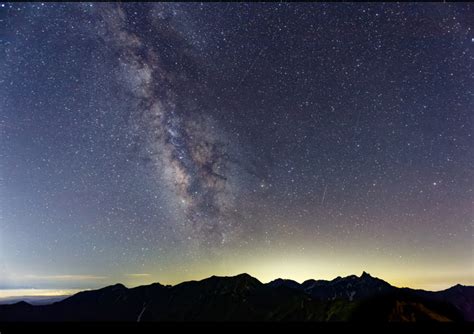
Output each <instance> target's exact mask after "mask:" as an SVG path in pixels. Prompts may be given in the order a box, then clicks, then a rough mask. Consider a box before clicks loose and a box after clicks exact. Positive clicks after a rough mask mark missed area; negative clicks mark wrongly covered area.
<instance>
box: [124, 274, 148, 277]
mask: <svg viewBox="0 0 474 334" xmlns="http://www.w3.org/2000/svg"><path fill="white" fill-rule="evenodd" d="M125 276H128V277H149V276H151V274H125Z"/></svg>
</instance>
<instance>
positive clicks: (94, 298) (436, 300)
mask: <svg viewBox="0 0 474 334" xmlns="http://www.w3.org/2000/svg"><path fill="white" fill-rule="evenodd" d="M30 321H35V322H36V321H40V322H43V321H47V322H55V321H114V322H118V321H120V322H137V321H138V322H150V321H383V322H386V321H455V322H463V321H474V287H473V286H462V285H456V286H453V287H451V288H449V289H447V290H443V291H438V292H431V291H424V290H414V289H409V288H397V287H394V286H392V285H390V284H389V283H387V282H385V281H383V280H381V279H379V278H376V277H372V276H371V275H369V274H367V273H365V272H364V273H363V274H362V275H361V276H355V275H351V276H347V277H337V278H336V279H334V280H332V281H326V280H307V281H305V282H303V283H301V284H300V283H298V282H295V281H292V280H287V279H277V280H274V281H272V282H270V283H266V284H264V283H262V282H260V281H259V280H257V279H256V278H254V277H252V276H250V275H248V274H240V275H237V276H231V277H218V276H211V277H209V278H206V279H203V280H201V281H189V282H184V283H180V284H177V285H175V286H169V285H167V286H165V285H161V284H159V283H153V284H151V285H145V286H139V287H135V288H130V289H129V288H127V287H125V286H124V285H122V284H115V285H112V286H107V287H105V288H102V289H98V290H90V291H83V292H79V293H77V294H75V295H73V296H71V297H68V298H66V299H64V300H61V301H56V302H54V303H52V304H49V305H31V304H29V303H27V302H25V301H21V302H17V303H14V304H9V305H0V322H30Z"/></svg>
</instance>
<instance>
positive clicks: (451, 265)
mask: <svg viewBox="0 0 474 334" xmlns="http://www.w3.org/2000/svg"><path fill="white" fill-rule="evenodd" d="M473 26H474V7H473V6H472V5H470V4H467V3H464V4H462V3H452V4H446V3H431V4H430V3H398V4H397V3H385V4H364V3H350V4H349V3H299V4H297V3H290V4H288V3H287V4H281V3H280V4H279V3H232V4H225V3H154V4H153V3H135V4H132V3H121V4H118V3H108V4H99V3H75V4H62V3H40V2H36V3H24V4H21V3H0V88H1V89H0V172H1V174H0V177H1V178H0V210H1V211H0V213H1V215H0V288H1V289H7V288H17V289H20V288H31V287H32V288H38V289H75V288H81V289H82V288H95V287H101V286H105V285H108V284H112V283H117V282H122V283H124V284H126V285H128V286H135V285H138V284H148V283H151V282H160V283H166V284H174V283H178V282H182V281H185V280H189V279H201V278H204V277H207V276H211V275H234V274H238V273H242V272H247V273H249V274H251V275H253V276H255V277H257V278H258V279H260V280H262V281H264V282H266V281H269V280H272V279H274V278H277V277H283V278H292V279H295V280H297V281H303V280H305V279H309V278H315V279H321V278H322V279H333V278H335V277H336V276H345V275H349V274H357V275H360V274H361V273H362V271H367V272H369V273H370V274H372V275H373V276H377V277H380V278H382V279H385V280H387V281H388V282H390V283H392V284H394V285H397V286H410V287H415V288H418V287H419V288H425V289H431V290H439V289H443V288H447V287H449V286H451V285H454V284H456V283H461V284H471V285H473V284H474V265H473V263H474V260H473V257H474V249H473V244H474V243H473V217H474V209H473V208H474V205H473V176H474V175H473V170H474V151H473V138H472V130H473V111H474V99H473V87H474V77H473V69H472V64H473V47H474V29H473Z"/></svg>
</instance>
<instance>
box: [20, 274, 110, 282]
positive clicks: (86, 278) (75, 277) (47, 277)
mask: <svg viewBox="0 0 474 334" xmlns="http://www.w3.org/2000/svg"><path fill="white" fill-rule="evenodd" d="M25 277H26V278H28V279H37V280H57V281H96V280H103V279H106V278H107V276H95V275H26V276H25Z"/></svg>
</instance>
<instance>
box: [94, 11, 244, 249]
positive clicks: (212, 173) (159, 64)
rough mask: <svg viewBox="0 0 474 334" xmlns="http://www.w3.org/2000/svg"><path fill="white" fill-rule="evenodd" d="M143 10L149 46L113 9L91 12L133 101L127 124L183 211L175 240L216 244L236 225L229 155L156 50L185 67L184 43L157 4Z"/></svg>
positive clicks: (188, 85)
mask: <svg viewBox="0 0 474 334" xmlns="http://www.w3.org/2000/svg"><path fill="white" fill-rule="evenodd" d="M151 9H154V11H152V12H151V13H152V14H153V15H150V17H148V18H145V20H148V21H147V23H148V27H149V30H148V33H149V34H155V36H156V41H155V43H154V44H152V45H150V44H147V43H146V42H145V41H144V38H143V37H142V36H141V35H140V34H138V33H133V32H130V31H129V30H128V29H127V22H128V20H129V18H128V17H127V15H128V14H127V12H126V10H124V9H123V8H122V7H120V6H119V5H117V6H113V7H111V6H104V8H102V9H100V10H99V13H100V14H101V15H102V17H103V19H104V22H105V27H104V28H105V29H104V31H103V34H102V36H103V39H104V41H105V43H107V44H110V45H111V46H113V47H114V48H115V49H116V50H117V52H118V54H119V56H118V59H119V66H120V68H121V72H120V77H121V79H122V80H123V82H124V84H125V85H126V87H127V88H128V89H129V90H130V91H131V92H132V94H133V96H134V97H135V99H136V101H135V103H136V110H133V111H132V125H133V129H135V131H137V132H139V133H141V134H142V137H143V138H142V139H143V140H144V141H143V145H144V147H142V149H141V151H142V153H143V154H145V156H147V157H148V158H149V159H150V160H151V161H152V164H153V168H154V169H155V170H156V173H157V174H158V177H159V178H160V179H162V180H164V181H165V182H166V183H167V184H168V186H169V188H170V190H171V191H172V192H173V193H174V194H175V197H174V198H173V200H174V201H177V202H178V203H177V204H178V207H179V208H181V209H182V210H183V212H184V219H185V220H184V222H183V223H182V224H181V227H182V228H183V229H182V230H181V233H184V234H183V235H182V236H183V237H184V238H187V239H188V240H193V241H195V242H197V244H200V243H206V244H207V245H208V246H212V245H214V244H223V243H225V242H227V241H229V240H230V239H231V238H232V237H233V236H234V235H236V234H238V226H237V224H238V222H237V221H236V220H235V219H233V217H235V216H236V211H237V210H236V208H235V206H234V202H235V197H236V196H238V194H239V187H238V183H239V182H238V180H237V174H238V173H239V172H238V171H236V170H235V169H239V168H240V167H239V165H238V161H237V160H236V158H237V157H236V156H235V152H232V148H231V143H229V141H228V139H227V136H226V134H225V133H223V131H222V130H221V129H220V126H219V124H218V123H217V122H216V121H215V120H213V119H212V117H211V116H209V115H207V114H206V111H205V110H203V108H202V107H201V106H199V105H198V103H199V102H198V103H195V104H194V105H193V106H190V105H189V104H186V103H183V100H189V99H190V98H189V96H188V95H187V94H186V93H187V92H186V91H184V94H183V91H182V90H183V89H184V90H186V89H197V90H199V88H200V87H199V85H198V84H197V82H196V81H195V80H194V82H193V80H192V79H190V78H189V77H188V75H187V73H186V72H184V71H182V72H178V71H176V69H173V70H171V69H168V68H167V66H166V65H165V64H164V61H163V59H162V57H161V53H162V52H163V50H160V49H161V48H163V47H166V43H171V44H172V46H173V52H177V53H182V54H181V55H180V57H182V58H187V59H186V61H189V62H193V61H194V60H193V59H192V54H186V50H184V49H185V47H184V46H181V45H182V44H185V43H186V41H185V40H184V37H183V36H181V34H180V33H179V32H178V31H175V30H173V29H172V28H171V29H170V27H169V26H167V25H166V24H167V22H166V20H165V19H166V17H163V14H160V13H161V12H160V13H157V11H158V10H160V9H163V8H162V6H161V5H156V6H155V7H151ZM142 24H143V23H142ZM163 36H165V37H163ZM166 39H167V41H165V40H166ZM180 47H181V48H182V49H179V48H180Z"/></svg>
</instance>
